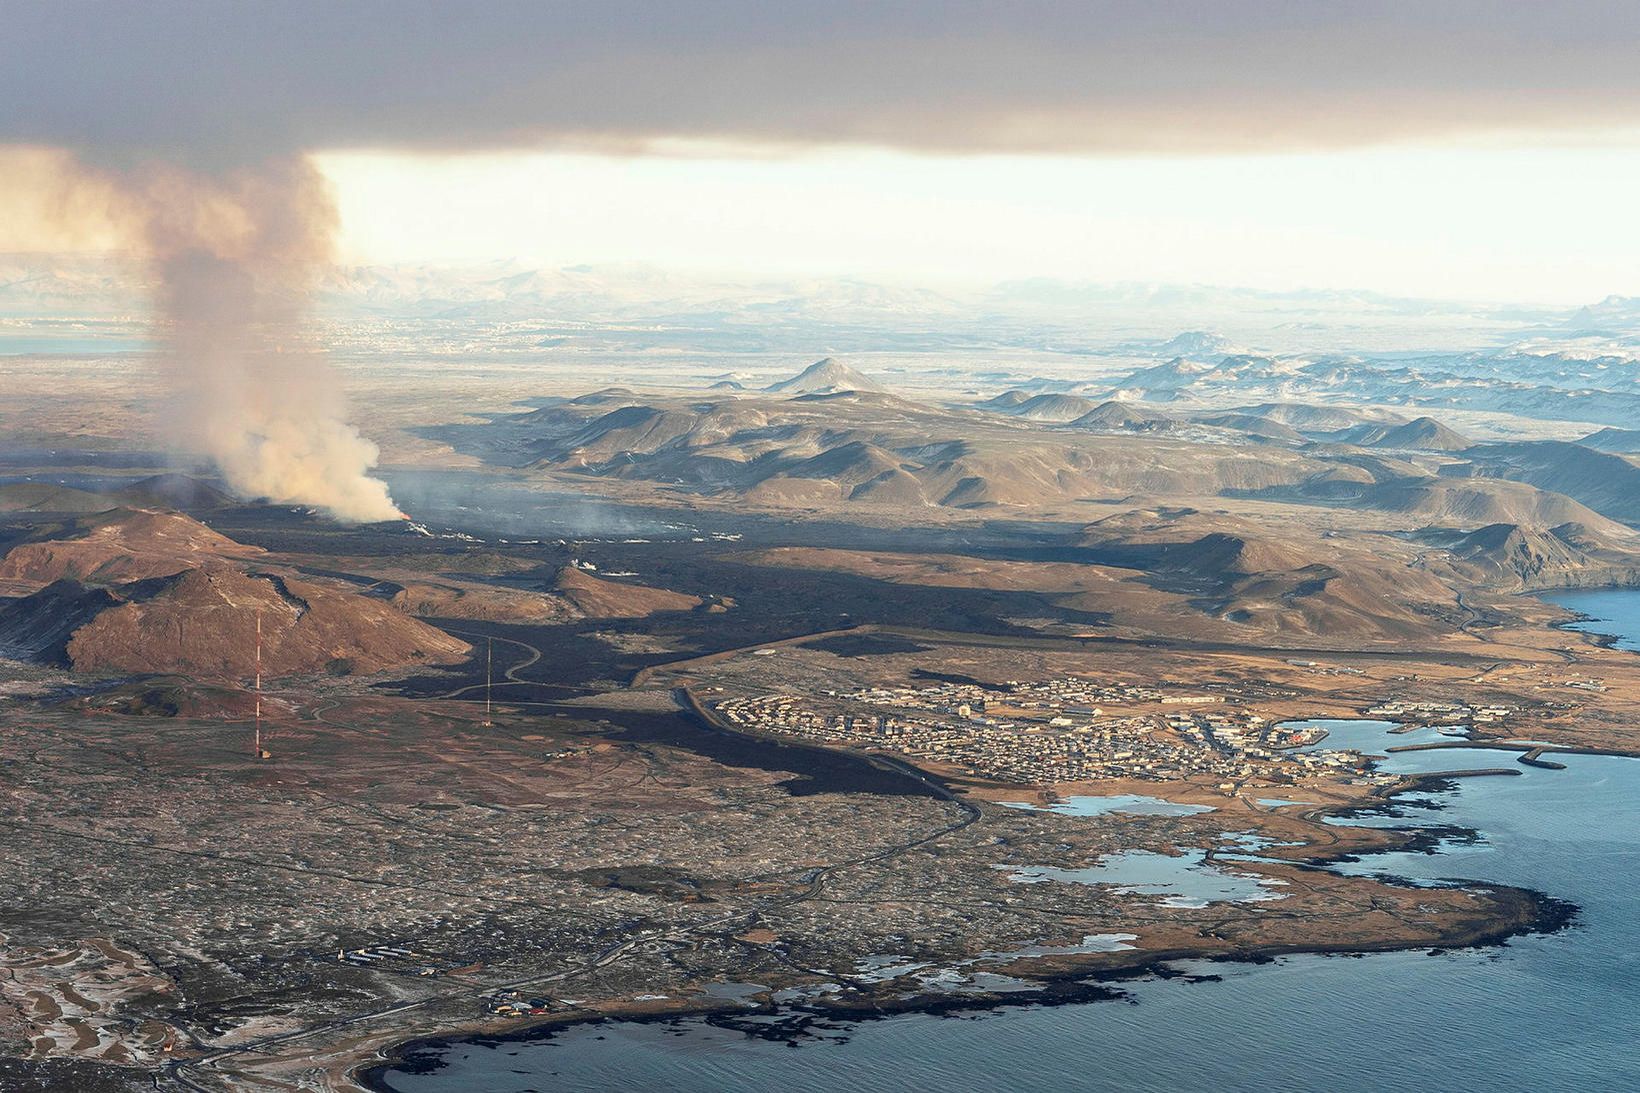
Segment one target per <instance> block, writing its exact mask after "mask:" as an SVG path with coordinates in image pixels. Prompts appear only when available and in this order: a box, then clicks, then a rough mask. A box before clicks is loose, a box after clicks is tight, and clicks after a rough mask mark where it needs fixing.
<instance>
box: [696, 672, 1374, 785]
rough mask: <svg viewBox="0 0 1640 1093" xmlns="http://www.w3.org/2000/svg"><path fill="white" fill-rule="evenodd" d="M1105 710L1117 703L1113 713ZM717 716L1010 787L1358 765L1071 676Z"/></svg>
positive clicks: (1267, 726)
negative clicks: (894, 755)
mask: <svg viewBox="0 0 1640 1093" xmlns="http://www.w3.org/2000/svg"><path fill="white" fill-rule="evenodd" d="M1106 706H1121V707H1123V709H1122V710H1121V712H1119V713H1116V714H1111V713H1107V712H1106V709H1105V707H1106ZM717 712H718V714H719V715H720V716H721V717H723V718H724V719H725V720H726V721H728V722H729V723H730V724H732V725H735V726H737V727H742V728H747V729H751V730H756V731H760V732H769V733H776V734H780V735H786V736H792V737H798V738H801V739H804V740H807V741H809V742H813V743H822V744H834V745H840V746H846V747H857V748H872V749H881V750H889V751H894V752H897V753H899V754H901V755H905V756H908V757H910V758H913V759H925V760H933V761H936V762H940V763H943V764H947V765H950V766H954V767H956V768H957V769H959V770H961V771H963V772H965V773H968V774H973V775H976V776H979V777H984V778H990V779H995V780H998V781H1008V782H1022V783H1033V784H1044V783H1055V782H1073V781H1084V780H1090V779H1096V778H1139V779H1146V780H1150V781H1172V780H1176V779H1180V778H1188V777H1194V776H1201V775H1209V776H1213V777H1215V778H1217V779H1219V780H1221V781H1226V780H1230V781H1233V780H1238V779H1257V780H1260V781H1268V782H1296V781H1299V780H1302V779H1304V778H1307V777H1314V776H1319V775H1329V776H1337V775H1340V774H1360V773H1361V772H1362V768H1361V760H1360V757H1359V756H1357V755H1355V754H1354V753H1347V752H1336V751H1323V750H1298V749H1301V748H1304V747H1305V746H1306V745H1311V744H1314V743H1316V742H1317V741H1318V739H1319V738H1320V737H1321V736H1322V735H1324V734H1323V733H1321V732H1320V731H1318V730H1312V729H1305V728H1300V727H1295V726H1288V725H1281V724H1275V723H1272V722H1270V721H1268V720H1266V719H1265V718H1262V717H1260V716H1259V715H1257V714H1254V713H1251V712H1248V711H1246V710H1243V709H1241V708H1240V707H1232V706H1227V705H1225V700H1224V696H1223V695H1219V694H1203V693H1196V692H1187V691H1178V690H1171V689H1162V688H1157V687H1141V686H1133V685H1101V684H1098V683H1096V682H1094V681H1090V680H1087V679H1084V678H1080V677H1063V678H1056V679H1049V680H1045V681H1041V682H1009V683H1006V684H1002V685H1001V686H1000V687H998V688H991V687H985V686H981V685H979V684H976V683H938V684H934V685H931V686H927V687H870V688H865V689H861V690H857V691H850V692H846V693H838V692H833V691H826V692H822V693H821V694H819V695H816V696H812V697H805V696H799V695H793V694H784V693H781V694H764V695H750V696H742V697H736V698H729V699H726V700H724V701H722V702H720V703H719V704H718V705H717Z"/></svg>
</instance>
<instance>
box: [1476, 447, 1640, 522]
mask: <svg viewBox="0 0 1640 1093" xmlns="http://www.w3.org/2000/svg"><path fill="white" fill-rule="evenodd" d="M1465 454H1466V455H1467V456H1469V457H1470V458H1471V459H1472V460H1473V467H1472V470H1471V473H1479V474H1485V475H1488V476H1495V477H1498V478H1508V479H1513V480H1515V481H1517V482H1526V483H1530V484H1531V485H1533V486H1536V487H1538V488H1539V489H1543V490H1553V491H1555V492H1556V493H1561V494H1565V495H1566V496H1567V497H1570V498H1572V499H1573V500H1575V501H1578V502H1580V503H1581V504H1584V505H1587V506H1588V507H1589V508H1591V509H1593V510H1594V511H1596V512H1598V513H1600V514H1601V515H1602V516H1607V517H1610V518H1611V519H1613V520H1620V521H1622V522H1623V523H1625V524H1640V459H1636V458H1634V457H1632V456H1625V455H1620V454H1617V453H1614V452H1602V451H1596V450H1595V449H1593V448H1588V447H1585V446H1583V445H1582V444H1568V443H1565V442H1562V441H1555V440H1540V441H1532V442H1521V443H1516V444H1488V445H1484V446H1482V447H1479V448H1474V449H1471V450H1470V451H1469V452H1466V453H1465ZM1566 519H1568V520H1577V519H1579V517H1576V516H1568V517H1566Z"/></svg>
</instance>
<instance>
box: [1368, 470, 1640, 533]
mask: <svg viewBox="0 0 1640 1093" xmlns="http://www.w3.org/2000/svg"><path fill="white" fill-rule="evenodd" d="M1361 504H1363V505H1366V506H1367V507H1369V508H1375V509H1383V510H1386V511H1389V512H1402V513H1407V514H1408V515H1411V516H1416V517H1418V519H1419V520H1421V521H1423V522H1425V523H1428V524H1441V525H1445V526H1447V527H1467V528H1479V527H1484V526H1486V525H1488V524H1523V525H1530V526H1533V527H1540V528H1544V527H1554V526H1556V525H1559V524H1566V523H1579V524H1584V525H1586V526H1589V527H1595V528H1602V529H1605V528H1610V529H1611V530H1612V531H1613V532H1615V533H1617V534H1622V529H1621V528H1620V527H1618V526H1616V525H1614V524H1612V522H1611V521H1610V520H1607V519H1605V518H1604V517H1602V516H1601V515H1600V514H1599V513H1596V512H1594V511H1592V510H1591V509H1588V508H1586V507H1585V506H1583V505H1580V504H1579V503H1577V502H1576V501H1574V500H1572V499H1571V498H1570V497H1566V496H1563V495H1562V494H1558V493H1550V492H1549V491H1548V490H1542V489H1538V488H1537V487H1535V486H1531V485H1528V484H1527V483H1524V482H1510V481H1506V480H1504V479H1500V478H1462V479H1456V478H1402V479H1396V480H1394V481H1390V482H1384V483H1380V484H1379V485H1377V486H1374V487H1372V488H1371V489H1368V490H1366V491H1364V492H1363V493H1362V495H1361Z"/></svg>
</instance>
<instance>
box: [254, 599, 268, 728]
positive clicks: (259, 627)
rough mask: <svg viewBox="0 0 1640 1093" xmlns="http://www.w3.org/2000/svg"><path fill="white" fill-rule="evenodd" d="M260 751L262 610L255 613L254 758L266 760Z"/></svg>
mask: <svg viewBox="0 0 1640 1093" xmlns="http://www.w3.org/2000/svg"><path fill="white" fill-rule="evenodd" d="M267 757H268V753H267V752H265V751H263V750H262V610H261V608H257V611H256V752H255V758H257V759H266V758H267Z"/></svg>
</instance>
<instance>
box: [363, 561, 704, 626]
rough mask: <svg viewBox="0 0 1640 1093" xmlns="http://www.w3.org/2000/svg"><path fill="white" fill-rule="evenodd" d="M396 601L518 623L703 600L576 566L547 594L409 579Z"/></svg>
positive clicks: (414, 611) (432, 613)
mask: <svg viewBox="0 0 1640 1093" xmlns="http://www.w3.org/2000/svg"><path fill="white" fill-rule="evenodd" d="M391 602H392V604H393V606H394V607H396V608H398V609H399V610H400V611H403V612H405V613H407V614H411V615H418V616H420V617H422V618H440V619H484V620H488V621H490V622H513V623H551V622H573V621H575V620H577V619H586V618H642V617H644V616H646V615H653V614H655V613H657V612H660V611H688V610H691V609H693V608H695V607H698V606H700V603H701V601H700V600H699V599H698V598H696V597H694V596H685V595H682V594H681V593H677V592H668V591H666V590H665V589H661V588H651V587H649V586H647V585H638V584H625V583H620V582H616V581H606V580H600V579H599V578H597V577H594V576H592V575H591V574H588V573H586V572H583V571H582V570H579V569H575V568H573V567H570V568H565V569H563V570H561V571H560V572H559V573H558V576H557V577H556V578H555V579H554V582H553V588H552V590H551V591H548V592H533V591H530V590H527V589H519V588H505V587H501V586H498V585H493V584H483V583H480V582H477V581H458V580H440V581H408V582H404V583H402V584H401V585H400V587H399V590H398V591H397V592H395V593H394V594H393V597H392V601H391Z"/></svg>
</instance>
